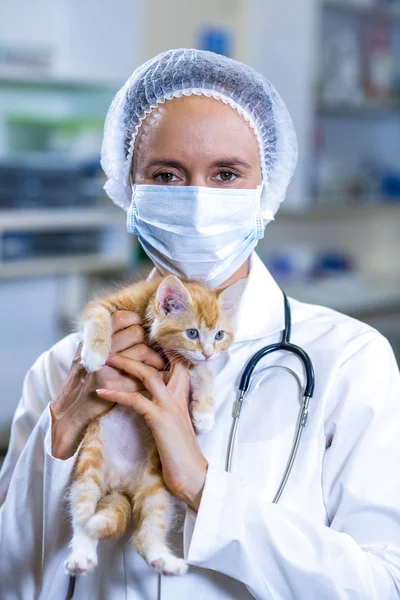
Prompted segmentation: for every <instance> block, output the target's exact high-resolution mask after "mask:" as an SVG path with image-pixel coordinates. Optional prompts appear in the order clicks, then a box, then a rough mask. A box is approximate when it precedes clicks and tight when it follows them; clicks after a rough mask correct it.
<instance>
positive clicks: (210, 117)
mask: <svg viewBox="0 0 400 600" xmlns="http://www.w3.org/2000/svg"><path fill="white" fill-rule="evenodd" d="M134 154H135V158H136V159H139V160H140V161H142V160H146V159H148V158H150V157H151V156H154V155H160V156H161V155H164V154H169V155H170V156H173V157H174V158H176V159H177V160H184V161H187V160H190V159H191V157H193V158H196V160H199V159H201V157H202V155H204V156H205V157H207V159H210V158H212V157H213V156H215V157H217V158H218V157H220V156H232V155H235V156H242V157H243V159H244V160H246V158H247V162H248V161H249V160H251V161H252V162H254V161H256V164H257V161H259V147H258V142H257V138H256V136H255V134H254V131H253V130H252V129H251V127H250V125H249V124H248V123H247V122H246V121H245V120H244V118H243V117H242V116H240V115H239V114H238V113H237V111H236V110H234V109H233V108H232V107H231V106H229V105H227V104H225V103H224V102H222V101H221V100H216V99H215V98H208V97H206V96H195V95H192V96H183V97H182V98H173V99H172V100H167V101H166V102H165V103H163V104H160V105H159V106H158V107H157V108H156V109H154V110H153V111H152V112H151V113H150V114H149V115H148V116H147V117H146V119H145V120H144V121H143V123H142V125H141V127H140V129H139V132H138V136H137V138H136V141H135V148H134ZM255 166H256V165H255Z"/></svg>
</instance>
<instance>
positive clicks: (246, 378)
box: [225, 292, 315, 504]
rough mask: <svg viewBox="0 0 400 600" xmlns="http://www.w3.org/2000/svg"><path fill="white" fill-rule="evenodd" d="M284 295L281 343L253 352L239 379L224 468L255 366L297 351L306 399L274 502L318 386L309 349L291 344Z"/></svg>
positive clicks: (229, 458) (286, 476)
mask: <svg viewBox="0 0 400 600" xmlns="http://www.w3.org/2000/svg"><path fill="white" fill-rule="evenodd" d="M282 294H283V303H284V310H285V329H284V330H283V335H282V339H281V341H280V342H278V343H276V344H270V345H269V346H265V347H264V348H261V350H259V351H258V352H256V354H254V356H253V357H252V358H251V359H250V360H249V362H248V363H247V365H246V366H245V368H244V371H243V374H242V377H241V378H240V382H239V392H240V393H239V397H238V399H237V401H236V403H235V406H234V409H233V414H232V417H233V422H232V428H231V432H230V436H229V443H228V453H227V458H226V466H225V470H226V471H228V473H230V472H231V471H232V455H233V448H234V445H235V439H236V434H237V430H238V425H239V417H240V413H241V410H242V406H243V400H244V398H245V396H246V393H247V392H248V389H249V387H250V380H251V376H252V374H253V371H254V369H255V367H256V366H257V364H258V363H259V362H260V360H261V359H262V358H264V356H267V355H268V354H273V353H274V352H280V351H284V352H290V353H291V354H296V356H298V357H299V359H300V360H301V362H302V363H303V366H304V370H305V373H306V385H305V387H304V390H303V402H302V406H301V408H300V414H299V418H298V423H297V428H296V434H295V436H294V440H293V444H292V448H291V450H290V454H289V459H288V462H287V465H286V468H285V471H284V473H283V476H282V479H281V482H280V484H279V487H278V489H277V492H276V494H275V496H274V499H273V500H272V502H273V503H274V504H276V503H277V502H278V501H279V499H280V497H281V495H282V492H283V490H284V489H285V486H286V484H287V481H288V479H289V475H290V472H291V470H292V467H293V463H294V459H295V458H296V454H297V450H298V448H299V444H300V439H301V436H302V433H303V430H304V427H305V426H306V423H307V418H308V406H309V403H310V400H311V398H312V397H313V394H314V387H315V375H314V367H313V364H312V362H311V358H310V357H309V356H308V354H307V352H305V350H303V349H302V348H300V347H299V346H296V345H295V344H292V342H291V341H290V335H291V332H292V317H291V311H290V306H289V300H288V299H287V296H286V294H285V293H284V292H282Z"/></svg>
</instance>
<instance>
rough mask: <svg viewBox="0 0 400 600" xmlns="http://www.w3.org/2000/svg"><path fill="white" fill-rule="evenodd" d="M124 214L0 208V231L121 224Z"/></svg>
mask: <svg viewBox="0 0 400 600" xmlns="http://www.w3.org/2000/svg"><path fill="white" fill-rule="evenodd" d="M125 220H126V214H125V213H124V212H123V211H122V210H109V209H102V208H92V209H78V210H71V209H46V210H43V209H40V210H1V211H0V232H4V231H18V232H20V231H61V230H64V229H68V228H72V227H73V228H74V229H84V228H93V227H98V226H102V225H104V226H107V225H123V224H124V223H125Z"/></svg>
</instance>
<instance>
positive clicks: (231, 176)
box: [217, 171, 237, 181]
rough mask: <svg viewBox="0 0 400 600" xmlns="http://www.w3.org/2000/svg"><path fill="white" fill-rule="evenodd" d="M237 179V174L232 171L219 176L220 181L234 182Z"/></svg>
mask: <svg viewBox="0 0 400 600" xmlns="http://www.w3.org/2000/svg"><path fill="white" fill-rule="evenodd" d="M236 178H237V175H236V173H232V171H221V172H220V173H218V175H217V179H219V180H220V181H234V179H236Z"/></svg>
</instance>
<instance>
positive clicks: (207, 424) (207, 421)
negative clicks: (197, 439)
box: [193, 411, 215, 433]
mask: <svg viewBox="0 0 400 600" xmlns="http://www.w3.org/2000/svg"><path fill="white" fill-rule="evenodd" d="M214 423H215V419H214V415H213V414H212V413H209V412H200V411H194V412H193V425H194V426H195V428H196V431H197V433H207V431H211V429H212V428H213V427H214Z"/></svg>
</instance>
